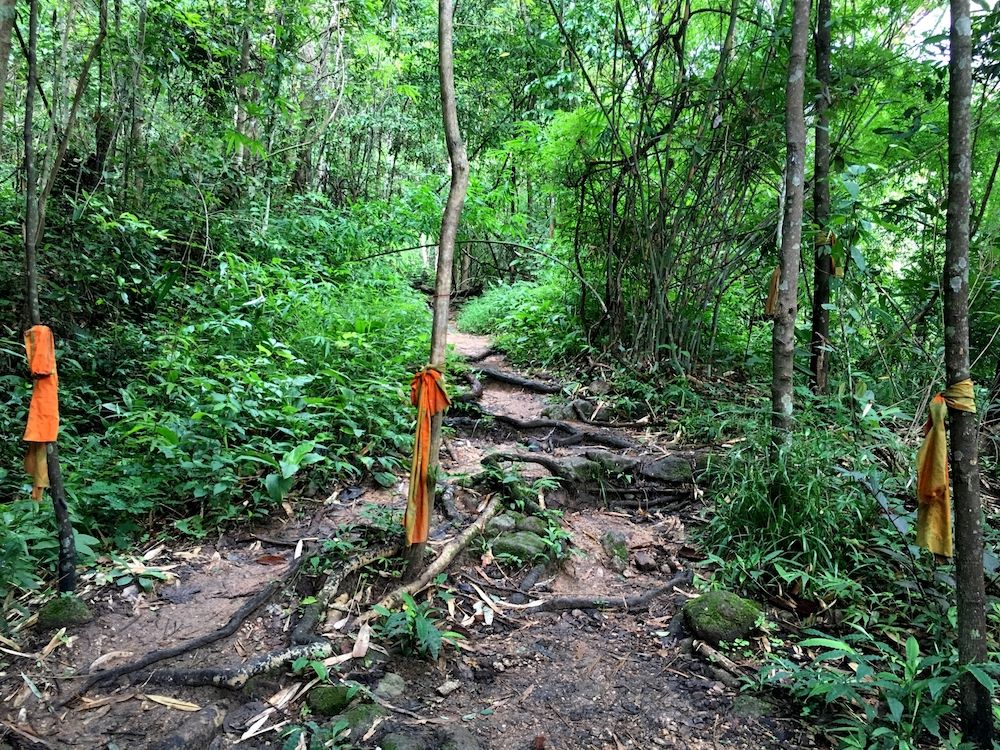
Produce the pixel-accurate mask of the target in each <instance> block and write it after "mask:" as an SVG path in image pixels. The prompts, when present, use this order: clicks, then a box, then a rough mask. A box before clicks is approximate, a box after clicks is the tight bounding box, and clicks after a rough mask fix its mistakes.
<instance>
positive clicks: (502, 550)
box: [493, 531, 548, 562]
mask: <svg viewBox="0 0 1000 750" xmlns="http://www.w3.org/2000/svg"><path fill="white" fill-rule="evenodd" d="M547 551H548V548H547V547H546V546H545V541H544V540H543V539H542V538H541V537H540V536H538V534H533V533H532V532H530V531H515V532H513V533H511V534H504V535H502V536H501V537H500V538H499V539H497V540H496V541H495V542H493V554H494V555H510V556H511V557H515V558H517V559H518V560H520V561H521V562H531V561H532V560H534V559H536V558H538V557H545V555H546V553H547Z"/></svg>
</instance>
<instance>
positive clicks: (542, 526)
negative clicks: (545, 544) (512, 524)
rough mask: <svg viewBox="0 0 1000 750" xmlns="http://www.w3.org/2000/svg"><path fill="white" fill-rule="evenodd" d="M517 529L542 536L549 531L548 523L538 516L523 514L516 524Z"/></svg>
mask: <svg viewBox="0 0 1000 750" xmlns="http://www.w3.org/2000/svg"><path fill="white" fill-rule="evenodd" d="M517 530H518V531H530V532H531V533H532V534H538V535H539V536H544V535H545V534H547V533H548V531H549V525H548V524H547V523H545V521H543V520H542V519H541V518H539V517H538V516H525V517H524V518H523V519H521V520H520V521H519V522H518V524H517Z"/></svg>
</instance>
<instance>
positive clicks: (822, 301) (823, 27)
mask: <svg viewBox="0 0 1000 750" xmlns="http://www.w3.org/2000/svg"><path fill="white" fill-rule="evenodd" d="M831 4H832V0H819V8H818V11H817V18H816V78H817V79H818V81H819V87H820V91H819V95H818V96H817V97H816V153H815V155H814V161H815V168H814V172H813V176H814V180H813V182H814V186H813V222H814V223H815V225H816V231H817V238H816V243H815V248H816V249H815V252H814V258H815V266H814V272H813V282H814V283H813V305H812V337H811V341H810V350H811V354H810V362H809V370H810V372H811V373H812V376H811V377H812V388H813V391H815V392H816V393H818V394H825V393H826V392H827V375H828V373H829V369H830V363H829V359H828V357H827V354H828V352H827V342H828V340H829V337H830V311H829V310H828V309H827V308H826V305H828V304H829V303H830V279H831V277H832V276H833V255H832V252H833V243H832V242H829V239H830V237H829V228H828V227H827V224H828V222H829V220H830V118H829V116H828V115H827V107H828V106H829V104H830V15H831V11H830V6H831Z"/></svg>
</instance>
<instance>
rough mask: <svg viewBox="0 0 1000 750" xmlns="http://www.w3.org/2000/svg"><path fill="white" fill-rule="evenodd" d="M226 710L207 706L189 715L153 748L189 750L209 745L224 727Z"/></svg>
mask: <svg viewBox="0 0 1000 750" xmlns="http://www.w3.org/2000/svg"><path fill="white" fill-rule="evenodd" d="M225 715H226V712H225V711H223V710H222V708H221V706H216V705H212V706H206V707H205V708H203V709H201V710H200V711H198V712H196V713H194V714H191V715H189V717H188V718H187V719H185V720H184V723H183V724H181V725H180V726H179V727H177V729H175V730H174V731H173V732H171V733H170V735H168V736H167V737H165V738H164V739H162V740H161V741H160V742H156V743H154V744H153V745H152V750H188V748H193V747H208V746H209V743H210V742H211V741H212V738H213V737H215V735H216V734H218V732H219V729H221V728H222V722H223V720H224V719H225Z"/></svg>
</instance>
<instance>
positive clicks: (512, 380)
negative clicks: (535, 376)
mask: <svg viewBox="0 0 1000 750" xmlns="http://www.w3.org/2000/svg"><path fill="white" fill-rule="evenodd" d="M476 370H478V371H479V372H480V373H481V374H482V375H485V376H486V377H488V378H492V379H493V380H496V381H498V382H500V383H507V384H509V385H516V386H518V387H519V388H524V389H525V390H527V391H534V392H535V393H562V390H563V389H562V386H561V385H557V384H555V383H543V382H541V381H539V380H531V379H529V378H522V377H521V376H520V375H515V374H514V373H511V372H505V371H504V370H498V369H497V368H496V367H487V366H485V365H479V366H477V367H476Z"/></svg>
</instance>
